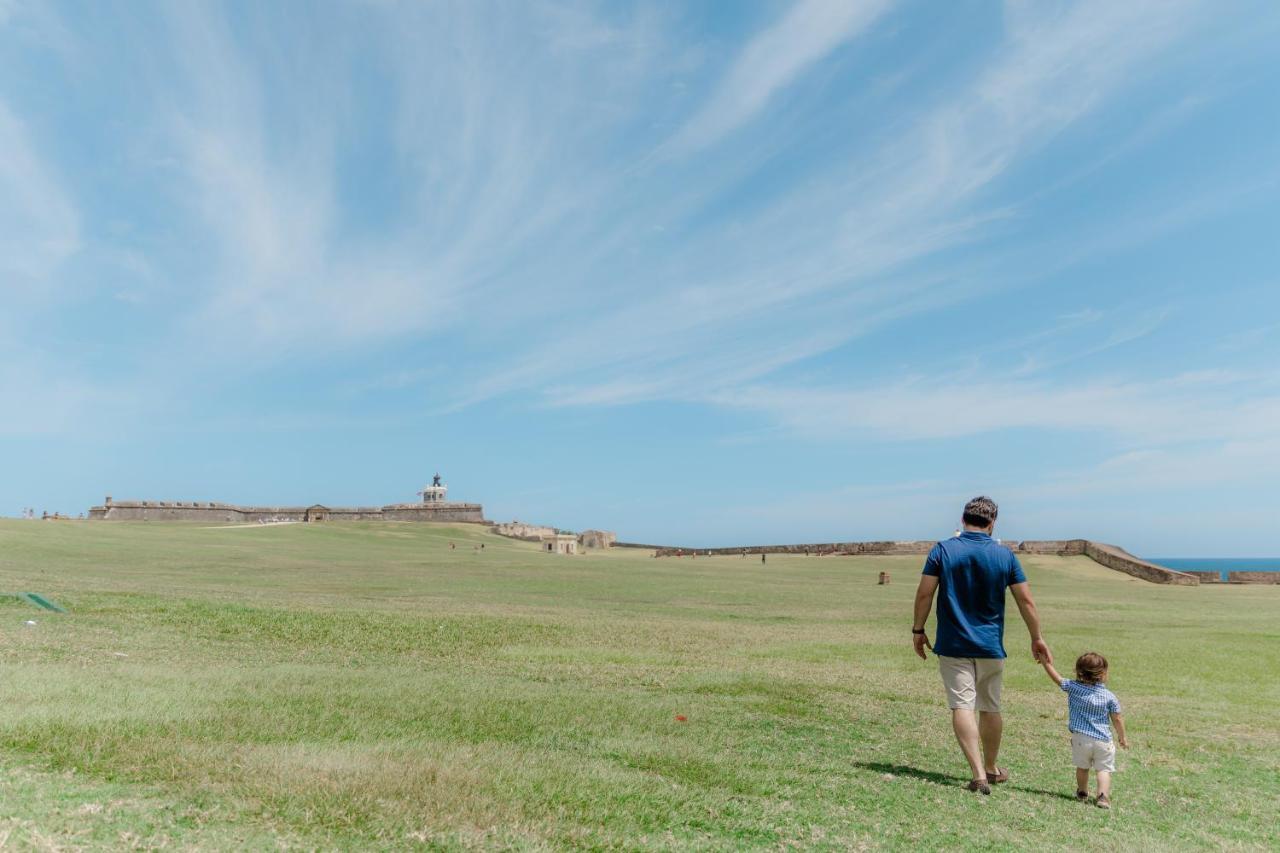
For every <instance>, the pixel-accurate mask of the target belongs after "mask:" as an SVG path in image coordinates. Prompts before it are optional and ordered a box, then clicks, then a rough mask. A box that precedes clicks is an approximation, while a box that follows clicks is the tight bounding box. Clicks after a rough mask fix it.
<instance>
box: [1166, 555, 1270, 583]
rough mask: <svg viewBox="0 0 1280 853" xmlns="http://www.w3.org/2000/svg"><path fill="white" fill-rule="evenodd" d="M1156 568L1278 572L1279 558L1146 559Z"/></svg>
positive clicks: (1223, 572)
mask: <svg viewBox="0 0 1280 853" xmlns="http://www.w3.org/2000/svg"><path fill="white" fill-rule="evenodd" d="M1147 559H1148V560H1150V561H1151V562H1153V563H1155V564H1156V565H1157V566H1164V567H1165V568H1166V569H1173V570H1175V571H1179V572H1211V571H1213V570H1214V569H1218V570H1220V571H1221V572H1222V579H1223V580H1226V579H1227V572H1280V557H1147Z"/></svg>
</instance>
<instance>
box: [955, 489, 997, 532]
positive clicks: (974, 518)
mask: <svg viewBox="0 0 1280 853" xmlns="http://www.w3.org/2000/svg"><path fill="white" fill-rule="evenodd" d="M999 512H1000V508H999V507H998V506H996V502H995V501H993V500H991V498H989V497H987V496H986V495H981V496H979V497H976V498H974V499H973V500H971V501H969V502H968V503H967V504H965V505H964V515H963V516H962V517H963V518H964V523H965V524H968V525H970V526H972V527H990V526H991V525H992V524H994V523H995V520H996V515H997V514H998V513H999Z"/></svg>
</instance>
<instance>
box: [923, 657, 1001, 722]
mask: <svg viewBox="0 0 1280 853" xmlns="http://www.w3.org/2000/svg"><path fill="white" fill-rule="evenodd" d="M937 658H938V669H939V670H940V671H941V672H942V686H943V687H944V688H946V691H947V707H948V708H950V709H951V710H953V711H954V710H957V709H964V710H969V711H972V710H975V709H977V710H979V711H995V712H997V713H998V712H999V711H1000V690H1001V688H1002V687H1003V686H1004V658H949V657H944V656H942V655H937Z"/></svg>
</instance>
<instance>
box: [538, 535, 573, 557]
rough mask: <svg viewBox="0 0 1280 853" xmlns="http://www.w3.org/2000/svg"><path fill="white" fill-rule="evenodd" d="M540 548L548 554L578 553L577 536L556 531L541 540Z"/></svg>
mask: <svg viewBox="0 0 1280 853" xmlns="http://www.w3.org/2000/svg"><path fill="white" fill-rule="evenodd" d="M542 549H543V550H544V551H546V552H547V553H549V554H568V555H573V554H576V553H578V537H577V536H574V535H573V534H572V533H557V534H556V535H554V536H552V537H550V538H549V539H544V540H543V542H542Z"/></svg>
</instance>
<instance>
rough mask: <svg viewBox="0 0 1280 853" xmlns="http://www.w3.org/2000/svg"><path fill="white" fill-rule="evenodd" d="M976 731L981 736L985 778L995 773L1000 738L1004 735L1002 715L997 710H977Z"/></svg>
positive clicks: (991, 776)
mask: <svg viewBox="0 0 1280 853" xmlns="http://www.w3.org/2000/svg"><path fill="white" fill-rule="evenodd" d="M978 733H979V734H980V735H981V737H982V761H983V769H984V770H985V771H986V774H987V778H988V779H990V778H993V777H994V776H995V775H996V757H997V756H998V755H1000V739H1001V737H1003V735H1004V717H1002V716H1000V712H999V711H979V712H978Z"/></svg>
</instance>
